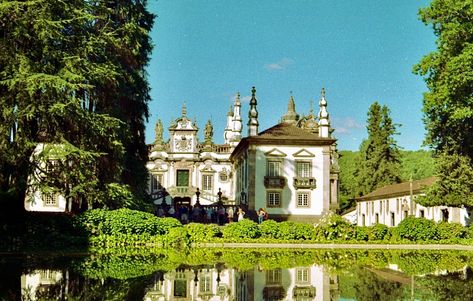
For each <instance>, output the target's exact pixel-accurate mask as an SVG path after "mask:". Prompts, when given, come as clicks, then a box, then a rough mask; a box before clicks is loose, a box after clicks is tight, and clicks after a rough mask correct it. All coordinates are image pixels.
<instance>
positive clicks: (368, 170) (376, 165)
mask: <svg viewBox="0 0 473 301" xmlns="http://www.w3.org/2000/svg"><path fill="white" fill-rule="evenodd" d="M389 114H390V111H389V109H388V107H387V106H381V105H380V104H379V103H378V102H374V103H373V104H372V105H371V106H370V108H369V111H368V120H367V126H366V128H367V130H368V138H367V139H366V140H364V141H363V142H362V143H361V146H360V155H359V157H358V164H357V169H356V172H355V175H356V180H357V187H358V191H357V195H363V194H367V193H369V192H371V191H373V190H374V189H376V188H379V187H382V186H385V185H388V184H392V183H398V182H400V180H401V178H400V173H399V171H400V153H399V147H398V146H397V144H396V141H395V140H394V138H393V135H395V134H397V132H396V125H395V124H394V123H393V121H392V119H391V117H390V116H389Z"/></svg>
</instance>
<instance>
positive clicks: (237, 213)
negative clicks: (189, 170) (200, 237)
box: [155, 197, 268, 226]
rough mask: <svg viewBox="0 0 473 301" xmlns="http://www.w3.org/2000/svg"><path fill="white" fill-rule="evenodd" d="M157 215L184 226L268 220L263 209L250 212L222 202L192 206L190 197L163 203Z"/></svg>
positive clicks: (244, 208)
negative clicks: (245, 220)
mask: <svg viewBox="0 0 473 301" xmlns="http://www.w3.org/2000/svg"><path fill="white" fill-rule="evenodd" d="M155 214H156V215H157V216H158V217H174V218H176V219H178V220H180V221H181V223H183V224H187V223H190V222H194V223H205V224H217V225H221V226H222V225H224V224H227V223H231V222H235V221H240V220H242V219H244V218H249V219H252V220H255V221H258V223H262V222H263V221H264V220H266V219H268V213H267V212H266V211H265V210H264V209H263V208H260V209H259V210H258V211H257V212H255V211H251V210H248V207H247V206H246V205H239V206H236V205H228V204H223V202H222V201H218V202H217V203H216V204H211V205H201V204H200V203H198V202H197V203H196V204H194V205H191V198H189V197H176V198H174V199H173V201H172V202H171V204H167V203H166V201H163V203H161V204H159V205H156V207H155Z"/></svg>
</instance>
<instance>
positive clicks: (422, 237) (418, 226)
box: [396, 216, 439, 241]
mask: <svg viewBox="0 0 473 301" xmlns="http://www.w3.org/2000/svg"><path fill="white" fill-rule="evenodd" d="M396 232H397V234H398V235H399V237H400V238H402V239H408V240H410V241H429V240H436V239H438V237H439V234H438V231H437V227H436V224H435V222H434V221H432V220H429V219H425V218H418V217H413V216H408V217H406V218H405V219H403V220H402V221H401V222H400V223H399V225H398V226H397V228H396Z"/></svg>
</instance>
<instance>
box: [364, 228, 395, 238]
mask: <svg viewBox="0 0 473 301" xmlns="http://www.w3.org/2000/svg"><path fill="white" fill-rule="evenodd" d="M389 238H391V232H390V231H389V227H388V226H386V225H383V224H376V225H374V226H373V227H370V229H369V233H368V239H369V240H385V239H389Z"/></svg>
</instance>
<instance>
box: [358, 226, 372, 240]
mask: <svg viewBox="0 0 473 301" xmlns="http://www.w3.org/2000/svg"><path fill="white" fill-rule="evenodd" d="M369 233H370V228H369V227H356V228H355V234H354V238H355V240H358V241H368V239H369Z"/></svg>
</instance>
